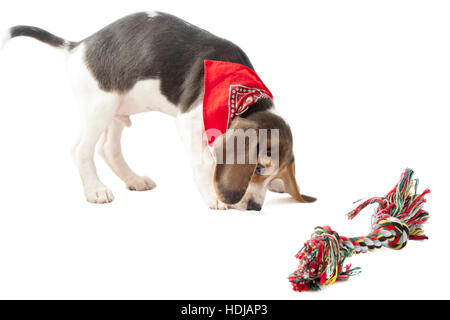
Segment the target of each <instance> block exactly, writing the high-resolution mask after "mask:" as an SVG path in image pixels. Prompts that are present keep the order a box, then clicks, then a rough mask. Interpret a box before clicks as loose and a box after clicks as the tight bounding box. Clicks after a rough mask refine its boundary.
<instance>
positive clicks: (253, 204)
mask: <svg viewBox="0 0 450 320" xmlns="http://www.w3.org/2000/svg"><path fill="white" fill-rule="evenodd" d="M261 209H262V206H261V205H260V204H259V203H256V202H255V201H253V200H250V201H249V202H248V204H247V210H248V211H261Z"/></svg>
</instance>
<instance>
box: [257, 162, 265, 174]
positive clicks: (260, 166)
mask: <svg viewBox="0 0 450 320" xmlns="http://www.w3.org/2000/svg"><path fill="white" fill-rule="evenodd" d="M265 168H266V167H264V166H263V165H262V164H258V166H257V167H256V170H255V174H257V175H258V176H260V175H262V171H263V170H264V169H265Z"/></svg>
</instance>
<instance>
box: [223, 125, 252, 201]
mask: <svg viewBox="0 0 450 320" xmlns="http://www.w3.org/2000/svg"><path fill="white" fill-rule="evenodd" d="M243 141H245V143H243ZM257 149H258V132H257V124H256V123H255V122H254V121H251V120H248V119H244V118H240V117H237V118H236V119H234V120H233V122H232V126H231V127H230V129H229V130H228V131H227V133H225V134H224V135H222V136H220V137H219V138H218V139H217V140H216V141H215V142H214V157H215V160H216V167H215V170H214V187H215V189H216V193H217V196H218V197H219V200H220V201H222V202H223V203H225V204H236V203H238V202H239V201H241V200H242V198H243V197H244V195H245V193H246V191H247V188H248V185H249V183H250V181H251V179H252V176H253V174H254V173H255V169H256V166H257V164H258V155H257Z"/></svg>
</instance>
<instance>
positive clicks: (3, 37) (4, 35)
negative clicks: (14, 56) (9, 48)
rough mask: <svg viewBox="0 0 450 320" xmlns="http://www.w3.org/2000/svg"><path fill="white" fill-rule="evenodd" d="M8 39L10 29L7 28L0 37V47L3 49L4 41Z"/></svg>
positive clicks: (9, 37)
mask: <svg viewBox="0 0 450 320" xmlns="http://www.w3.org/2000/svg"><path fill="white" fill-rule="evenodd" d="M9 39H11V31H10V30H9V29H8V30H6V32H5V33H4V34H3V36H2V38H1V42H0V49H3V48H4V47H5V45H6V43H7V42H8V41H9Z"/></svg>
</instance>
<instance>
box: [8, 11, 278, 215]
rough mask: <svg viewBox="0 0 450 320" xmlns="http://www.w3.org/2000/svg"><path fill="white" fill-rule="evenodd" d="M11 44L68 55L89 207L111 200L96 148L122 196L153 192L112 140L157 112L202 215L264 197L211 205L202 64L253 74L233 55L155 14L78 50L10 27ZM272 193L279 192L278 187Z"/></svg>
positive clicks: (118, 26)
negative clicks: (172, 135)
mask: <svg viewBox="0 0 450 320" xmlns="http://www.w3.org/2000/svg"><path fill="white" fill-rule="evenodd" d="M17 36H28V37H33V38H36V39H37V40H40V41H42V42H45V43H47V44H49V45H51V46H53V47H57V48H61V49H63V50H65V51H66V52H67V53H68V59H67V63H68V70H69V75H70V79H71V83H72V85H73V88H74V91H75V95H76V97H77V100H78V102H79V105H80V110H81V128H82V129H81V133H80V137H79V140H78V141H77V143H76V145H75V147H74V149H73V157H74V161H75V163H76V165H77V167H78V170H79V173H80V175H81V180H82V182H83V186H84V193H85V195H86V198H87V200H88V201H89V202H92V203H108V202H111V201H113V199H114V197H113V194H112V192H111V190H109V189H108V188H107V187H106V186H105V185H104V184H103V183H102V182H101V181H100V179H99V178H98V176H97V172H96V168H95V165H94V151H95V146H96V145H97V143H98V142H99V141H101V142H100V144H99V152H100V155H101V156H102V157H103V159H104V160H105V161H106V163H107V164H108V165H109V166H110V167H111V169H112V170H113V171H114V172H115V173H116V174H117V175H118V176H119V178H120V179H122V180H123V181H124V182H125V183H126V185H127V186H128V188H129V189H131V190H137V191H144V190H151V189H153V188H154V187H155V183H154V182H153V181H152V180H151V179H150V178H148V177H144V176H140V175H138V174H136V173H135V172H133V171H132V170H131V169H130V167H129V166H128V165H127V163H126V162H125V159H124V157H123V155H122V152H121V145H120V139H121V134H122V131H123V129H124V127H125V126H130V125H131V122H130V120H129V117H130V116H131V115H133V114H137V113H141V112H147V111H160V112H163V113H166V114H169V115H172V116H174V117H176V122H177V126H178V129H179V130H180V133H181V137H182V139H183V140H184V144H185V146H186V148H187V151H188V153H189V154H190V155H191V158H192V166H193V170H194V176H195V181H196V184H197V186H198V188H199V190H200V192H201V194H202V196H203V199H204V201H205V203H206V204H207V206H208V207H210V208H213V209H225V208H238V209H256V210H259V209H260V208H261V206H262V202H263V200H264V195H265V190H264V192H262V191H261V190H260V189H261V188H256V187H254V186H253V187H252V186H251V185H250V186H249V187H248V192H247V193H246V195H245V196H244V197H243V199H242V200H241V201H240V202H239V203H238V204H234V205H232V206H230V205H225V204H224V203H222V202H221V201H219V200H218V197H217V194H216V192H215V187H214V183H213V179H212V177H213V174H214V158H213V156H212V155H211V152H210V150H209V148H208V144H207V141H206V140H205V138H204V134H203V133H204V126H203V120H202V99H203V77H204V72H203V62H204V60H205V59H209V60H220V61H228V62H234V63H239V64H242V65H245V66H247V67H249V68H253V67H252V65H251V63H250V61H249V59H248V57H247V56H246V54H245V53H244V52H243V51H242V50H241V49H240V48H239V47H237V46H236V45H234V44H233V43H231V42H230V41H227V40H225V39H221V38H219V37H216V36H214V35H212V34H211V33H209V32H207V31H205V30H202V29H200V28H198V27H196V26H193V25H191V24H189V23H187V22H185V21H183V20H181V19H179V18H177V17H174V16H172V15H169V14H165V13H160V12H151V13H137V14H133V15H130V16H127V17H124V18H122V19H120V20H118V21H116V22H114V23H112V24H111V25H109V26H107V27H105V28H104V29H102V30H100V31H99V32H97V33H95V34H94V35H92V36H90V37H88V38H87V39H84V40H82V41H80V42H70V41H67V40H64V39H61V38H59V37H57V36H55V35H53V34H51V33H49V32H47V31H45V30H42V29H39V28H35V27H28V26H16V27H13V28H11V29H10V30H9V33H8V34H7V35H6V37H5V39H4V43H6V41H7V40H9V39H10V38H14V37H17ZM267 104H269V105H268V106H267ZM265 108H266V109H271V108H272V104H271V102H266V106H265ZM269 182H270V181H267V183H266V184H269ZM275 185H276V184H275V183H274V186H275ZM252 188H253V189H254V190H256V191H254V190H253V189H252ZM264 188H265V189H266V188H267V185H265V186H264ZM274 188H275V187H274ZM278 189H280V190H277V191H283V190H281V189H282V186H281V187H278ZM252 190H253V191H252Z"/></svg>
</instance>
